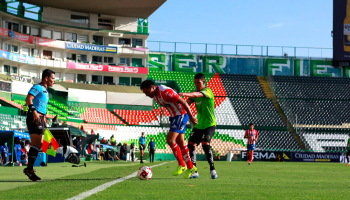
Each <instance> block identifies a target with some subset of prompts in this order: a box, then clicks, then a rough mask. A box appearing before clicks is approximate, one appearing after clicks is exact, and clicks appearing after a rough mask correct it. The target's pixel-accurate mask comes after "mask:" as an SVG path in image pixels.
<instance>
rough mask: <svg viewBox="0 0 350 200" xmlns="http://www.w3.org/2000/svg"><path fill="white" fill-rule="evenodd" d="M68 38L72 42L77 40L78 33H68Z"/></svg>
mask: <svg viewBox="0 0 350 200" xmlns="http://www.w3.org/2000/svg"><path fill="white" fill-rule="evenodd" d="M66 40H67V41H70V42H77V34H76V33H66Z"/></svg>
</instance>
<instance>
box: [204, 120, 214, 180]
mask: <svg viewBox="0 0 350 200" xmlns="http://www.w3.org/2000/svg"><path fill="white" fill-rule="evenodd" d="M215 128H216V127H215V126H212V127H209V128H206V129H204V130H203V131H204V132H203V134H204V138H203V139H202V148H203V150H204V153H205V156H206V157H207V161H208V164H209V167H210V174H211V178H212V179H216V178H217V177H218V175H217V173H216V170H215V167H214V156H213V152H212V151H211V150H210V142H211V139H212V138H213V136H214V133H215Z"/></svg>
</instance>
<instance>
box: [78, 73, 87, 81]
mask: <svg viewBox="0 0 350 200" xmlns="http://www.w3.org/2000/svg"><path fill="white" fill-rule="evenodd" d="M77 79H78V80H77V81H78V82H86V74H78V75H77Z"/></svg>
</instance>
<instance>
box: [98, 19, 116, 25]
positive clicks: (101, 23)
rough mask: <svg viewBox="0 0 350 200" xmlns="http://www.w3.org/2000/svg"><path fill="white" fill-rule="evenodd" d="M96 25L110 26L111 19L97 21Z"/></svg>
mask: <svg viewBox="0 0 350 200" xmlns="http://www.w3.org/2000/svg"><path fill="white" fill-rule="evenodd" d="M98 25H99V26H111V25H113V24H112V20H111V19H98Z"/></svg>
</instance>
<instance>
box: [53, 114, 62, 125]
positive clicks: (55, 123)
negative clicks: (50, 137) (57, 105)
mask: <svg viewBox="0 0 350 200" xmlns="http://www.w3.org/2000/svg"><path fill="white" fill-rule="evenodd" d="M59 125H60V124H59V122H58V117H57V115H56V116H55V117H54V118H53V119H52V127H57V126H59Z"/></svg>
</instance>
